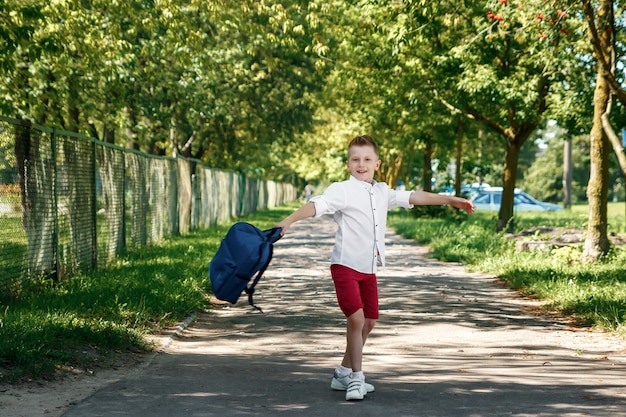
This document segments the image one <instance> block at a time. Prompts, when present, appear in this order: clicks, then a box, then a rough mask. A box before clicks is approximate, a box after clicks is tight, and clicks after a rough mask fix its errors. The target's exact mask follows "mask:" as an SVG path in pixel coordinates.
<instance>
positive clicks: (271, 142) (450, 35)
mask: <svg viewBox="0 0 626 417" xmlns="http://www.w3.org/2000/svg"><path fill="white" fill-rule="evenodd" d="M623 11H624V4H622V2H620V1H613V0H596V1H591V0H579V1H575V0H550V1H544V0H527V1H522V0H481V1H466V0H461V1H451V0H442V1H438V2H428V1H425V0H402V1H397V0H358V1H352V2H348V1H343V0H339V1H334V2H324V1H321V0H282V1H253V0H242V1H239V2H231V1H224V0H187V1H183V0H129V1H126V2H119V1H110V0H94V1H90V2H85V1H83V0H54V1H44V0H29V1H27V2H24V1H21V0H6V1H5V2H3V3H2V4H0V46H1V47H2V49H3V51H5V53H4V54H3V55H2V56H0V112H1V113H2V114H4V115H8V116H12V117H17V118H23V119H29V120H32V121H34V122H36V123H39V124H44V125H51V126H55V127H61V128H63V129H66V130H71V131H77V132H82V133H85V134H88V135H90V136H94V137H97V138H99V139H101V140H104V141H108V142H115V143H117V144H119V145H123V146H128V147H132V148H135V149H140V150H143V151H147V152H151V153H156V154H170V155H183V156H187V157H194V158H198V159H201V160H203V161H205V162H206V163H208V164H211V165H212V166H215V167H218V168H228V169H235V170H240V171H245V172H247V173H249V174H250V175H259V176H264V177H266V178H269V179H289V180H294V181H301V182H302V183H304V181H305V180H316V181H322V182H324V181H333V180H339V179H343V178H345V175H346V171H345V169H344V168H343V167H344V165H343V162H344V157H345V144H346V143H347V141H348V140H349V139H350V137H352V136H354V135H356V134H362V133H368V134H371V135H372V136H374V137H375V138H376V139H377V140H378V141H379V144H380V147H381V159H382V160H383V164H382V168H381V170H380V172H379V178H378V179H379V180H383V181H386V182H388V183H390V184H395V183H396V182H397V181H404V182H405V183H408V184H410V186H419V187H423V188H425V189H430V186H431V178H432V177H433V176H434V173H433V172H432V168H433V167H436V166H438V167H439V172H438V174H437V178H442V179H443V181H446V182H447V183H448V184H446V185H449V184H450V183H453V184H454V185H455V188H456V189H457V192H458V190H459V187H460V184H461V183H463V182H468V183H469V182H474V181H476V180H477V178H485V177H488V178H490V181H491V182H493V183H494V184H492V185H502V186H504V195H503V204H502V206H501V209H500V212H499V214H498V224H497V229H498V230H503V229H504V228H506V227H509V226H510V225H511V222H510V221H511V219H512V217H513V214H514V213H513V191H514V188H515V187H516V186H517V185H518V181H519V180H522V179H524V180H525V182H526V183H528V182H529V181H533V178H537V175H538V174H537V173H536V172H533V173H528V172H527V171H528V167H529V166H532V161H531V159H533V158H534V154H535V152H536V148H535V147H534V146H533V144H532V142H533V141H534V140H535V139H536V138H537V131H538V130H539V129H543V128H544V127H545V126H546V122H547V121H548V120H554V121H556V123H557V124H558V126H559V127H560V128H561V129H563V130H562V132H563V134H562V135H559V137H564V138H569V137H574V136H575V137H579V136H580V135H589V134H590V132H592V127H593V126H595V130H594V131H593V132H596V133H591V136H592V138H598V137H600V138H601V139H602V140H601V141H600V142H597V141H596V142H593V141H592V142H591V143H592V145H591V146H590V147H589V152H590V153H591V155H593V152H594V150H596V149H597V145H602V146H605V145H607V144H609V143H610V144H611V145H612V147H613V150H614V151H615V154H616V155H618V156H621V158H618V162H619V166H620V167H621V169H622V172H623V173H624V175H626V157H624V155H623V153H624V151H623V149H620V148H619V146H618V145H619V143H616V141H615V138H616V137H617V135H616V134H615V130H617V131H619V128H620V127H621V126H622V125H623V123H624V111H623V104H626V94H625V93H624V89H623V84H624V72H623V70H624V66H623V50H624V48H623V42H622V39H621V37H622V36H623V33H624V31H623V25H624V19H623ZM598 86H600V88H601V89H602V90H598ZM594 89H595V91H594ZM598 91H602V92H603V93H604V98H603V99H602V100H603V101H602V104H599V103H600V102H596V103H595V104H594V102H593V100H594V94H595V98H596V99H597V98H598V97H597V94H598ZM613 97H616V98H617V99H618V101H617V102H616V103H613V101H612V99H613ZM594 109H595V110H598V109H603V111H602V114H597V115H595V118H594ZM611 110H612V111H611ZM613 126H615V129H614V128H613ZM599 132H601V133H599ZM598 135H600V136H598ZM603 141H604V142H603ZM609 141H610V142H609ZM529 142H530V143H531V144H530V145H529V144H528V143H529ZM554 142H557V143H552V142H551V143H550V146H555V147H558V146H559V144H558V141H554ZM617 142H619V140H618V141H617ZM594 143H595V145H594ZM602 149H604V148H602ZM607 149H610V146H609V147H608V148H607ZM600 154H602V156H601V158H606V156H605V155H604V154H606V152H605V151H604V150H602V151H601V152H600ZM547 155H549V154H545V155H544V157H547ZM581 158H582V156H581ZM5 159H6V158H5ZM622 160H623V161H624V162H622ZM585 161H588V160H587V159H585ZM585 163H587V162H585ZM589 164H590V165H589V166H590V170H591V171H592V172H596V171H594V169H595V167H600V168H599V169H600V171H601V175H599V176H594V175H591V178H592V181H591V183H590V184H591V185H590V187H589V189H590V190H597V191H598V192H596V193H595V194H594V193H592V194H590V196H593V198H592V200H593V201H598V203H597V204H598V205H599V206H598V208H597V209H594V212H595V213H597V214H598V216H599V217H598V219H599V220H598V221H599V222H600V223H602V221H603V220H602V215H601V213H602V210H601V205H602V204H605V202H604V203H603V202H602V201H601V200H602V199H605V197H606V195H605V194H606V193H605V188H603V187H607V186H608V184H607V182H608V181H609V178H611V177H610V176H609V175H607V174H606V172H605V171H606V170H607V169H608V168H607V167H608V164H607V163H606V162H605V159H596V160H594V159H593V158H591V160H590V162H589ZM447 166H454V167H457V169H456V172H454V173H452V172H447V171H446V167H447ZM612 177H615V175H612ZM538 182H540V181H538ZM544 185H545V187H557V186H558V184H556V183H554V184H544ZM581 187H583V186H581ZM546 195H547V196H548V197H550V196H555V195H558V193H556V192H554V193H553V194H546ZM594 207H595V206H594ZM594 224H596V223H595V222H594ZM597 230H599V233H600V234H602V233H603V232H602V228H601V227H600V228H597ZM596 246H597V245H596ZM600 246H601V247H600V249H599V250H598V251H596V252H598V253H604V252H606V250H607V249H606V247H605V246H602V245H600Z"/></svg>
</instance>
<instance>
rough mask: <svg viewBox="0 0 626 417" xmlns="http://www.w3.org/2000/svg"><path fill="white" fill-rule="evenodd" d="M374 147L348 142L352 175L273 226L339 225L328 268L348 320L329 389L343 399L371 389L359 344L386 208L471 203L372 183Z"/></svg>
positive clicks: (368, 325)
mask: <svg viewBox="0 0 626 417" xmlns="http://www.w3.org/2000/svg"><path fill="white" fill-rule="evenodd" d="M380 163H381V161H380V159H379V156H378V146H377V145H376V142H374V140H373V139H372V138H371V137H370V136H357V137H355V138H353V139H352V140H351V141H350V144H349V145H348V161H347V162H346V165H347V167H348V170H349V171H350V179H349V180H347V181H343V182H337V183H333V184H332V185H331V186H330V187H328V189H327V190H326V191H325V192H324V194H322V195H319V196H316V197H313V198H312V199H311V201H309V202H308V203H306V204H305V205H303V206H302V207H300V208H299V209H298V210H296V211H294V212H293V213H292V214H291V215H289V216H287V217H286V218H285V219H283V220H282V221H281V222H280V223H278V224H276V226H275V227H281V228H282V229H283V230H282V233H283V234H284V233H285V232H286V231H287V229H289V226H291V225H292V224H293V223H295V222H297V221H299V220H303V219H306V218H309V217H320V216H322V215H323V214H324V213H327V212H334V220H335V222H336V223H337V225H338V226H339V227H338V229H337V233H336V235H335V246H334V248H333V253H332V256H331V266H330V272H331V276H332V278H333V282H334V284H335V292H336V294H337V301H338V303H339V308H340V309H341V311H342V312H343V313H344V315H345V316H346V318H347V330H346V339H347V344H346V351H345V354H344V357H343V360H342V362H341V365H340V366H339V367H338V368H337V369H335V373H334V375H333V379H332V381H331V388H333V389H335V390H342V391H343V390H345V391H346V400H362V399H363V397H364V396H365V395H366V394H367V393H368V392H372V391H374V387H373V386H372V385H371V384H367V383H365V376H364V375H363V370H362V368H361V363H362V359H363V346H364V345H365V341H366V340H367V336H368V335H369V334H370V332H371V331H372V329H373V328H374V325H375V323H376V320H377V319H378V284H377V281H376V269H377V265H378V264H379V263H380V264H381V265H382V266H384V265H385V242H384V237H385V228H386V223H387V210H389V209H392V208H395V207H405V208H412V207H413V206H414V205H435V204H439V205H443V204H448V205H451V206H453V207H456V208H459V209H463V210H465V211H466V212H467V213H469V214H471V213H472V212H473V211H474V206H473V205H472V203H471V202H469V201H467V200H465V199H463V198H459V197H452V196H443V195H438V194H433V193H428V192H424V191H417V192H412V191H396V190H392V189H390V188H389V187H388V186H387V184H385V183H379V182H376V181H374V173H375V172H376V171H377V170H378V168H379V167H380Z"/></svg>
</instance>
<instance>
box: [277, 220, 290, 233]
mask: <svg viewBox="0 0 626 417" xmlns="http://www.w3.org/2000/svg"><path fill="white" fill-rule="evenodd" d="M274 227H279V228H280V229H281V231H280V235H281V236H285V232H286V231H287V229H288V228H289V226H288V225H286V224H285V222H284V221H283V222H280V223H276V224H275V225H274Z"/></svg>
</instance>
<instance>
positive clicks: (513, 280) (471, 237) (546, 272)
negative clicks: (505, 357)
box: [389, 203, 626, 334]
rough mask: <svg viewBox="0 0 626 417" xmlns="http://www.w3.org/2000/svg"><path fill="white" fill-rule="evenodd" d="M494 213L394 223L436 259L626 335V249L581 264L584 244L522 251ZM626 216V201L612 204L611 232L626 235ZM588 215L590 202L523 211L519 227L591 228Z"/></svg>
mask: <svg viewBox="0 0 626 417" xmlns="http://www.w3.org/2000/svg"><path fill="white" fill-rule="evenodd" d="M494 216H496V214H494V213H485V212H476V213H474V214H473V215H472V216H470V217H467V218H466V219H465V220H463V221H461V222H459V221H458V220H450V219H432V218H418V219H415V218H414V217H411V216H409V215H407V214H403V213H393V214H392V215H391V216H390V219H389V224H390V225H391V226H392V227H394V228H395V229H396V230H397V231H398V233H400V234H402V235H403V236H405V237H408V238H412V239H415V240H417V241H418V242H421V243H424V244H427V245H428V246H429V247H430V248H431V249H432V252H433V257H435V258H438V259H441V260H446V261H458V262H462V263H464V264H465V265H467V266H468V267H469V268H470V269H472V270H476V271H482V272H486V273H491V274H494V275H496V276H498V277H500V278H501V279H503V280H505V281H507V282H508V284H509V285H510V286H511V287H512V288H515V289H518V290H520V292H522V293H523V294H525V295H528V296H532V297H535V298H538V299H541V300H544V301H545V308H546V309H548V310H553V311H558V312H560V313H562V314H564V315H567V316H569V317H572V318H574V319H576V320H578V321H579V322H580V323H581V324H584V325H589V326H592V327H596V328H599V329H603V330H608V331H616V332H619V333H622V334H625V333H626V247H622V248H613V249H612V250H611V253H610V254H609V256H608V257H607V259H606V260H605V261H603V262H600V263H597V264H589V263H582V262H581V260H580V259H581V254H582V248H581V247H563V248H557V249H553V250H550V251H543V252H542V251H533V252H517V251H516V250H515V245H514V242H513V241H512V240H510V239H507V238H506V237H505V235H504V234H502V233H501V234H497V233H495V217H494ZM624 218H625V216H624V203H611V204H609V231H612V232H614V233H624V232H625V231H626V227H625V226H626V223H625V221H624ZM586 219H587V208H586V206H575V207H574V208H572V209H571V210H565V211H562V212H556V213H549V212H545V213H519V214H518V215H517V216H516V219H515V229H516V230H515V231H516V232H519V231H521V230H524V229H529V228H531V227H535V226H546V227H551V226H552V227H565V228H578V229H585V227H586Z"/></svg>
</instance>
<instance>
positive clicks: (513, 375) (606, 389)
mask: <svg viewBox="0 0 626 417" xmlns="http://www.w3.org/2000/svg"><path fill="white" fill-rule="evenodd" d="M333 231H334V223H332V221H331V220H330V218H328V217H326V216H325V217H324V218H323V219H322V220H307V221H303V222H300V223H297V224H296V225H294V226H292V228H291V229H290V231H289V233H288V235H287V236H285V237H284V238H283V239H282V240H281V241H279V242H278V243H277V244H276V246H275V257H274V260H273V262H272V264H271V266H270V268H269V270H268V272H267V273H266V276H265V278H264V280H263V281H262V282H261V284H260V285H259V287H258V292H257V294H258V295H257V297H256V301H257V303H258V304H259V305H260V306H261V307H262V308H263V309H264V311H265V314H260V313H257V312H253V311H252V310H251V309H250V308H248V307H247V306H246V303H245V301H244V300H243V298H242V300H241V302H240V304H238V305H236V306H234V307H231V306H230V305H226V304H222V303H219V302H217V303H216V305H215V308H214V310H213V311H211V312H210V313H207V314H202V315H199V316H198V318H197V320H196V321H195V322H194V323H193V324H192V325H191V326H190V327H188V328H187V329H186V330H185V331H184V332H182V333H181V334H180V335H179V336H178V337H176V338H175V339H174V340H173V341H172V342H171V343H170V344H169V345H168V346H167V347H166V348H165V349H164V350H163V351H162V352H161V353H159V354H158V355H156V356H155V357H154V359H153V360H152V361H151V363H150V364H149V366H145V367H142V368H141V369H140V370H139V371H137V372H134V373H131V374H130V375H129V376H127V377H126V378H124V379H123V380H120V381H118V382H115V383H112V384H110V385H108V386H106V387H105V388H103V389H101V390H99V391H98V392H96V393H95V394H94V395H92V396H91V397H89V398H87V399H85V400H84V401H82V402H80V403H79V404H77V405H75V406H74V407H72V408H70V409H69V410H68V411H67V412H66V413H65V414H64V416H66V417H83V416H85V417H86V416H90V417H95V416H107V417H109V416H152V417H158V416H168V417H171V416H216V417H217V416H220V417H230V416H319V417H322V416H324V417H328V416H342V417H350V416H384V417H390V416H394V417H400V416H441V417H454V416H467V417H470V416H471V417H482V416H485V417H487V416H489V417H491V416H516V417H521V416H541V417H544V416H568V417H573V416H606V417H609V416H610V417H616V416H626V353H625V351H624V349H625V346H626V345H624V344H623V343H622V342H620V341H619V340H617V339H616V338H613V337H611V336H608V335H605V334H601V333H595V332H590V331H586V330H581V329H574V328H571V327H570V326H569V325H568V323H566V322H563V321H560V320H558V319H555V318H552V317H546V316H540V315H537V314H535V313H533V307H535V306H536V305H535V304H533V303H532V302H531V301H528V300H524V299H522V298H520V297H519V296H518V295H516V294H515V293H514V292H512V291H510V290H507V289H505V288H503V286H501V285H500V284H499V283H498V282H497V280H495V279H494V278H493V277H489V276H485V275H481V274H472V273H468V272H467V271H465V269H464V268H463V267H462V266H460V265H458V264H450V263H439V262H437V261H434V260H431V259H428V258H427V256H426V252H425V248H423V247H421V246H418V245H416V244H414V243H412V242H410V241H407V240H405V239H402V238H400V237H399V236H397V235H394V234H392V233H388V263H389V265H388V267H387V270H386V271H384V272H383V271H380V272H379V285H380V298H381V319H380V321H379V323H378V326H377V327H376V328H375V329H374V331H373V333H372V335H371V336H370V339H369V340H368V344H367V345H366V347H365V357H364V371H365V373H366V376H367V379H368V382H371V383H372V384H374V385H375V386H376V392H373V393H370V394H368V395H367V397H366V398H365V400H363V401H360V402H346V401H345V400H344V393H342V392H336V391H332V390H331V389H330V378H331V373H332V369H333V368H334V367H335V366H337V364H338V363H339V361H340V359H341V356H342V353H343V349H344V326H345V319H344V318H343V317H342V315H341V314H340V313H339V310H338V308H337V307H336V304H335V298H334V292H333V288H332V281H331V279H330V277H329V272H328V259H329V257H330V252H331V248H332V243H333V240H332V234H333ZM0 414H1V413H0Z"/></svg>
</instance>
